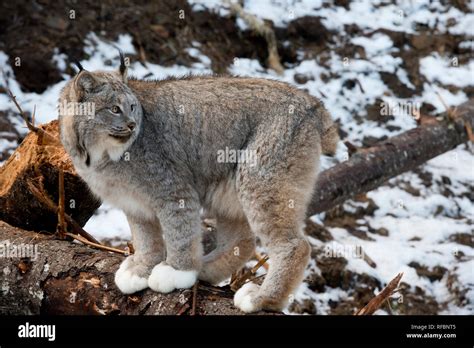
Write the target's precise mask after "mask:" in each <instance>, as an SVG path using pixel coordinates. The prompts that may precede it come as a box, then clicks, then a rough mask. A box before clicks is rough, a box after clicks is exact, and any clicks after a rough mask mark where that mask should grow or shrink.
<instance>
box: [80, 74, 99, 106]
mask: <svg viewBox="0 0 474 348" xmlns="http://www.w3.org/2000/svg"><path fill="white" fill-rule="evenodd" d="M99 85H100V82H99V80H98V79H97V78H96V77H95V76H94V75H93V74H92V73H90V72H89V71H86V70H82V71H80V72H79V74H77V76H76V78H75V80H74V87H75V91H76V94H77V95H78V97H79V99H80V98H82V97H83V96H84V95H85V94H89V93H91V92H92V90H93V89H95V88H96V87H98V86H99Z"/></svg>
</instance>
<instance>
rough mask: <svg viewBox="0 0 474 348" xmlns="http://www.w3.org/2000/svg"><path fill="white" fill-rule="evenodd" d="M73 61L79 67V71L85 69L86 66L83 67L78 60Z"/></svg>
mask: <svg viewBox="0 0 474 348" xmlns="http://www.w3.org/2000/svg"><path fill="white" fill-rule="evenodd" d="M73 63H74V64H76V66H77V68H78V69H79V72H81V71H82V70H84V68H83V67H82V64H81V63H79V61H78V60H75V61H74V62H73Z"/></svg>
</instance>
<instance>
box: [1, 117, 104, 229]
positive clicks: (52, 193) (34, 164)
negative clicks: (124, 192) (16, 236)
mask: <svg viewBox="0 0 474 348" xmlns="http://www.w3.org/2000/svg"><path fill="white" fill-rule="evenodd" d="M39 128H40V129H41V130H44V131H46V132H47V133H46V136H45V134H44V133H43V132H30V133H28V135H27V136H26V138H25V139H24V140H23V142H22V143H21V145H20V146H19V147H18V149H17V150H16V151H15V152H14V153H13V154H12V156H11V157H10V158H9V159H8V161H7V162H6V163H5V164H4V165H3V166H2V167H1V168H0V220H3V221H6V222H8V223H10V224H12V225H14V226H18V227H21V228H24V229H28V230H35V231H42V230H44V231H49V232H54V231H55V230H56V225H57V222H58V220H57V213H56V211H55V209H54V208H52V207H50V206H48V205H47V204H45V202H44V201H43V200H41V199H39V197H38V195H35V194H34V193H33V191H35V192H37V193H40V194H41V195H44V196H45V197H47V198H48V199H49V200H50V201H52V202H55V203H56V204H57V202H58V198H59V197H58V196H59V193H58V187H59V184H58V182H59V180H58V178H59V170H60V169H61V168H62V169H63V170H64V188H65V203H66V205H65V208H66V211H65V212H66V214H68V215H69V216H71V217H72V218H73V219H74V220H75V221H76V222H77V223H78V224H79V225H81V226H84V225H85V223H86V222H87V220H88V219H89V218H90V217H91V216H92V214H93V213H94V211H95V210H96V209H97V208H98V207H99V206H100V201H99V200H98V199H97V198H95V197H94V196H93V195H92V193H91V192H90V191H89V189H88V187H87V185H86V184H85V183H84V182H83V181H82V180H81V178H79V176H78V175H77V174H76V172H75V170H74V167H73V165H72V162H71V160H70V158H69V156H68V155H67V154H66V152H65V150H64V148H63V147H62V146H61V144H60V142H59V127H58V122H57V121H53V122H50V123H48V124H46V125H43V126H40V127H39ZM32 187H33V188H34V189H35V190H32Z"/></svg>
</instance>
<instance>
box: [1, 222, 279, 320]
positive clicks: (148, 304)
mask: <svg viewBox="0 0 474 348" xmlns="http://www.w3.org/2000/svg"><path fill="white" fill-rule="evenodd" d="M7 241H8V242H9V244H8V242H7ZM122 260H123V256H121V255H119V254H113V253H108V252H104V251H99V250H95V249H92V248H89V247H87V246H84V245H80V244H75V243H71V242H69V241H62V240H58V239H56V238H54V236H52V235H46V234H39V233H37V234H32V233H31V232H30V231H25V230H22V229H19V228H16V227H13V226H10V225H8V224H7V223H5V222H3V221H0V270H2V273H1V276H0V314H15V315H18V314H91V315H107V314H130V315H134V314H141V315H149V314H160V315H188V314H196V315H203V314H206V315H212V314H220V315H241V314H244V313H243V312H240V310H238V309H237V308H235V307H234V306H233V299H232V298H233V292H232V291H231V290H230V288H229V287H223V288H216V287H213V286H210V285H206V284H204V283H201V282H200V283H199V284H198V285H197V286H196V287H195V289H188V290H180V291H174V292H172V293H170V294H159V293H156V292H153V291H152V290H150V289H148V290H144V291H141V292H140V293H137V294H134V295H123V294H122V293H120V291H119V290H118V288H117V287H116V286H115V283H114V273H115V271H116V270H117V268H118V266H119V264H120V263H121V262H122ZM257 314H261V315H263V314H272V313H264V312H260V313H257Z"/></svg>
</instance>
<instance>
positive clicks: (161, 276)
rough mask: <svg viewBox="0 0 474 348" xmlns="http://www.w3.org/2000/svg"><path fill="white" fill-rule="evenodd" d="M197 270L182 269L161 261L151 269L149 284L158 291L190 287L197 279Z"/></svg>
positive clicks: (164, 291) (165, 291) (166, 291)
mask: <svg viewBox="0 0 474 348" xmlns="http://www.w3.org/2000/svg"><path fill="white" fill-rule="evenodd" d="M197 275H198V272H197V271H180V270H177V269H174V268H173V267H171V266H170V265H167V264H166V263H163V262H162V263H160V264H159V265H156V266H155V268H153V271H151V275H150V278H148V286H149V287H150V288H151V289H152V290H155V291H157V292H161V293H165V294H166V293H168V292H171V291H173V290H174V289H188V288H190V287H192V286H193V285H194V283H195V282H196V280H197Z"/></svg>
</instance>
